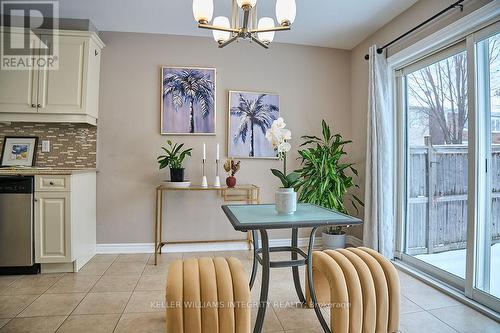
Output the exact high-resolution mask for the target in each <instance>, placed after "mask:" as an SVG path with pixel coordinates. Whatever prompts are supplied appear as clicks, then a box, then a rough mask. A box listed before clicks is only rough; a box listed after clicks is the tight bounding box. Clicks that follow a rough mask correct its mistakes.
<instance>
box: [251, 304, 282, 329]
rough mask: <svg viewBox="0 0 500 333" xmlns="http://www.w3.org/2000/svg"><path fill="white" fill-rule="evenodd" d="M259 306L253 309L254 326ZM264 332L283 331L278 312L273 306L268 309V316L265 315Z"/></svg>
mask: <svg viewBox="0 0 500 333" xmlns="http://www.w3.org/2000/svg"><path fill="white" fill-rule="evenodd" d="M257 311H258V309H257V308H253V309H252V327H254V326H255V319H256V318H257ZM262 331H263V333H268V332H269V333H270V332H283V327H282V326H281V323H280V321H279V320H278V317H277V316H276V313H274V310H273V308H272V307H268V308H267V309H266V316H265V317H264V326H263V327H262Z"/></svg>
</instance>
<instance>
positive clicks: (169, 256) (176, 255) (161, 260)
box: [148, 252, 182, 265]
mask: <svg viewBox="0 0 500 333" xmlns="http://www.w3.org/2000/svg"><path fill="white" fill-rule="evenodd" d="M179 259H182V253H181V252H173V253H162V254H158V256H157V258H156V261H157V264H169V263H171V262H172V261H174V260H179ZM154 263H155V256H154V254H152V255H151V257H149V260H148V264H151V265H154Z"/></svg>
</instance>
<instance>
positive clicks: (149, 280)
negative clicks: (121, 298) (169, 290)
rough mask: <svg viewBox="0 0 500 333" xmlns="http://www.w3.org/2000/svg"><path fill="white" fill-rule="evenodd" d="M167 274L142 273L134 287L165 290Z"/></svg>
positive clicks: (140, 289) (143, 289)
mask: <svg viewBox="0 0 500 333" xmlns="http://www.w3.org/2000/svg"><path fill="white" fill-rule="evenodd" d="M166 286H167V274H158V275H142V276H141V278H140V279H139V283H137V286H136V287H135V290H136V291H148V290H165V287H166Z"/></svg>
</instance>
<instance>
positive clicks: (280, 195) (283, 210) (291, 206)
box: [274, 187, 297, 214]
mask: <svg viewBox="0 0 500 333" xmlns="http://www.w3.org/2000/svg"><path fill="white" fill-rule="evenodd" d="M274 196H275V201H276V211H277V212H278V214H293V213H295V211H296V210H297V192H295V190H294V189H293V188H284V187H280V188H279V190H277V191H276V193H275V195H274Z"/></svg>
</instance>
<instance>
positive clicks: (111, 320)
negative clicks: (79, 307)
mask: <svg viewBox="0 0 500 333" xmlns="http://www.w3.org/2000/svg"><path fill="white" fill-rule="evenodd" d="M119 319H120V315H119V314H106V315H71V316H69V317H68V318H66V320H65V321H64V323H63V324H62V325H61V327H60V328H59V329H58V330H57V333H89V332H92V333H111V332H113V330H114V328H115V326H116V323H118V320H119Z"/></svg>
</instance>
